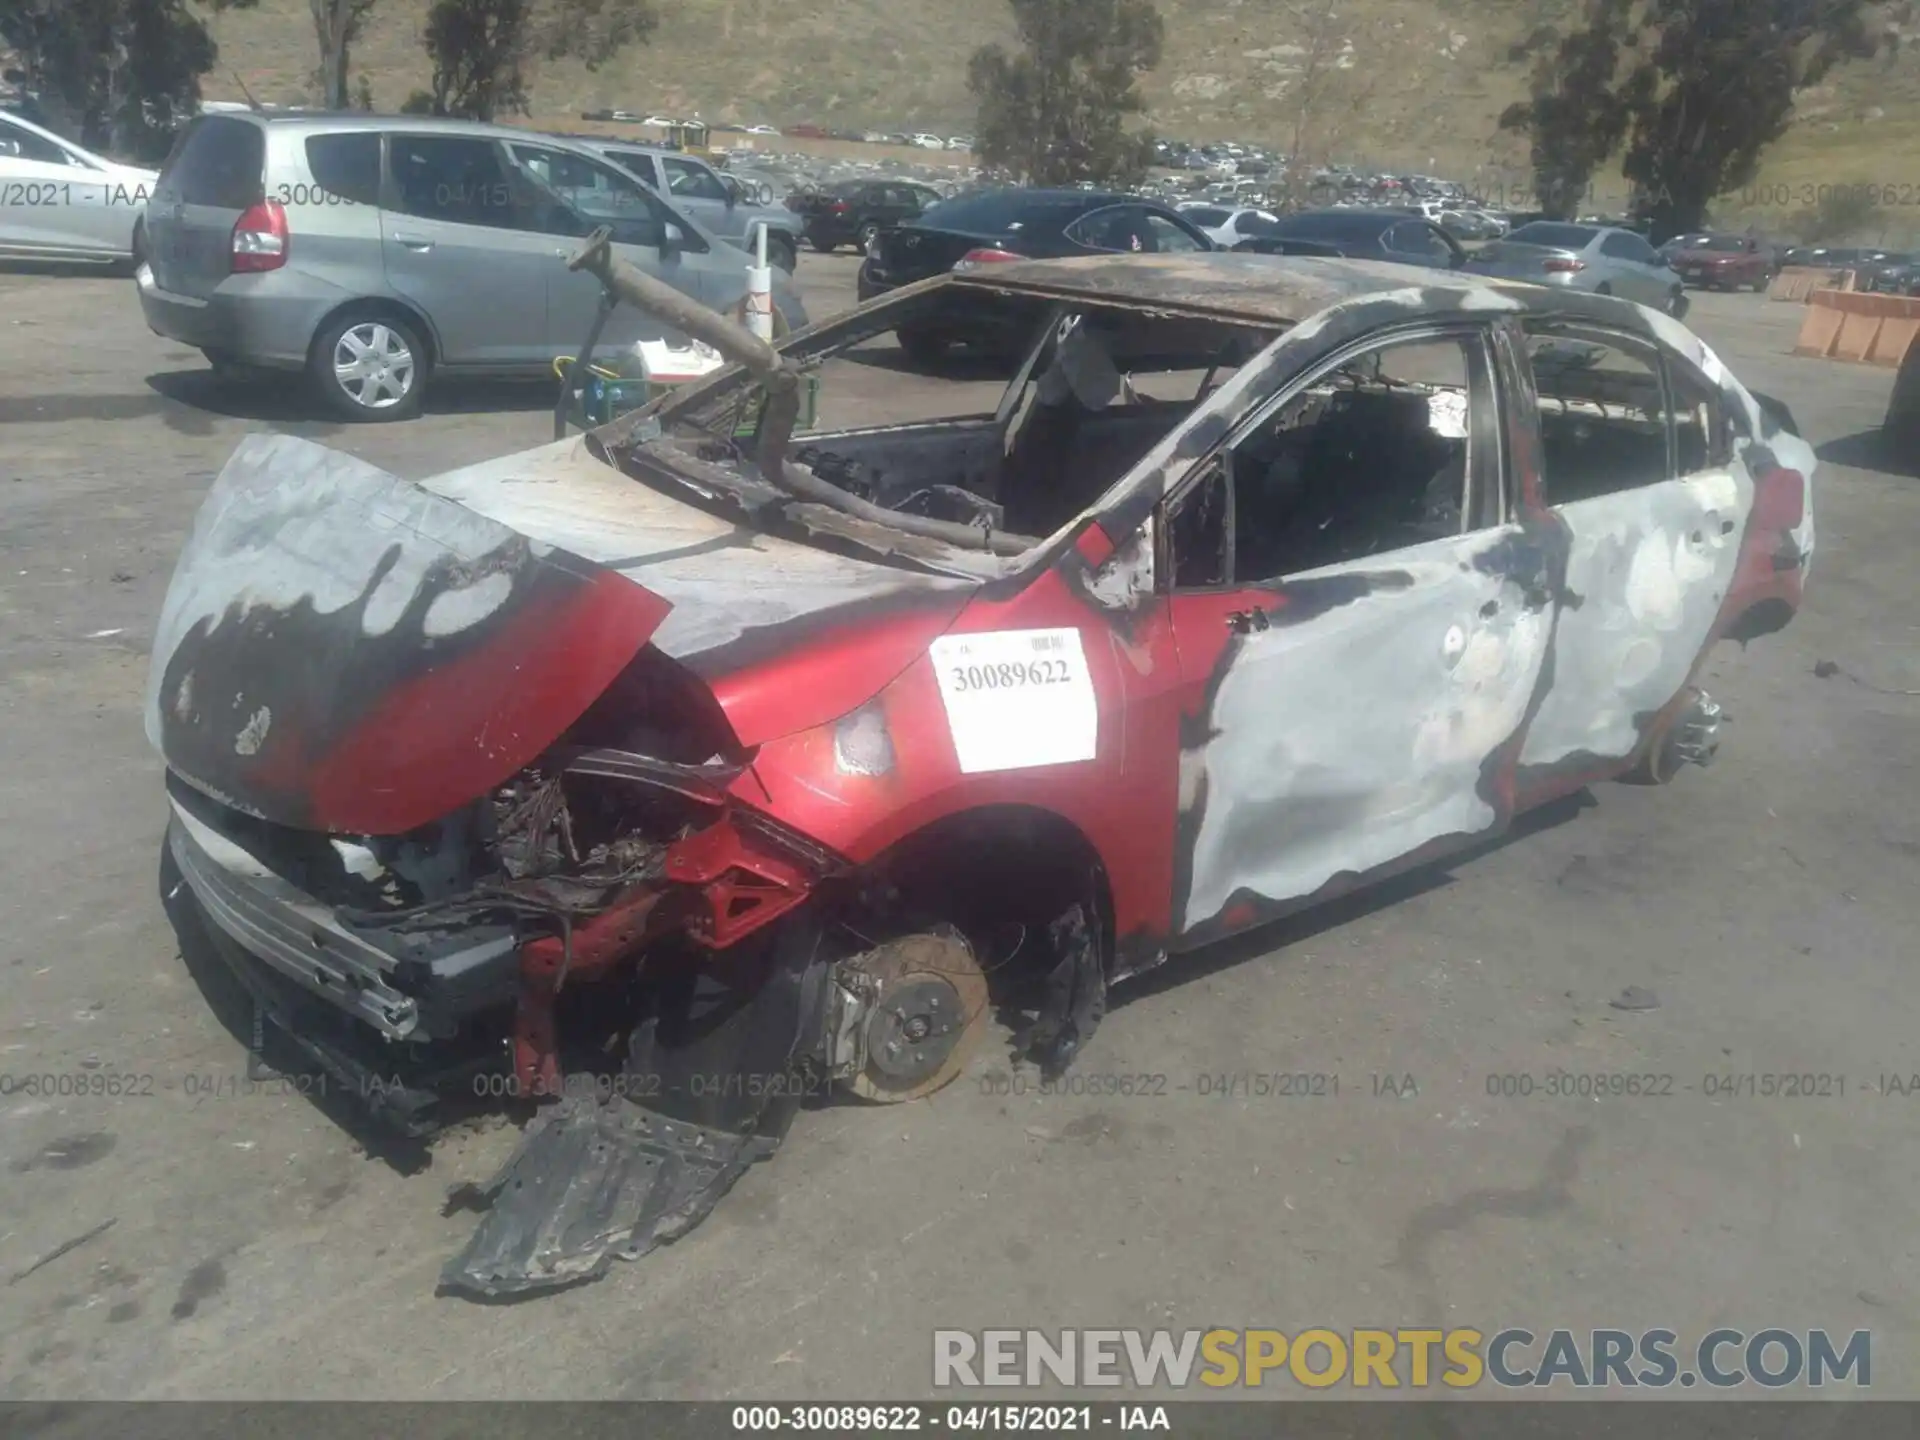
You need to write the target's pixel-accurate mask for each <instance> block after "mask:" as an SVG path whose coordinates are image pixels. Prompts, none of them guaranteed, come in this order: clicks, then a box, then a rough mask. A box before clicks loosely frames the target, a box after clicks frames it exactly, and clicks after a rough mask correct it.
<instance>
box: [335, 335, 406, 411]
mask: <svg viewBox="0 0 1920 1440" xmlns="http://www.w3.org/2000/svg"><path fill="white" fill-rule="evenodd" d="M413 376H414V366H413V351H412V350H410V349H408V348H407V342H406V341H405V340H404V339H403V338H401V336H400V334H399V332H398V331H396V330H394V329H393V327H391V326H390V325H386V324H383V323H382V322H381V321H378V320H363V321H361V322H360V323H359V324H358V325H350V326H348V327H347V328H346V329H345V330H343V331H341V332H340V338H339V340H337V341H336V342H335V343H334V347H333V378H334V380H335V382H336V383H337V384H338V385H339V386H340V389H341V390H342V391H343V392H344V393H345V395H346V397H347V398H348V399H349V400H351V401H353V403H354V404H356V405H358V406H360V407H362V408H363V409H367V410H388V409H391V408H392V407H393V406H395V405H398V404H399V403H400V402H401V401H402V400H404V399H406V398H407V396H408V395H409V394H411V393H412V391H413Z"/></svg>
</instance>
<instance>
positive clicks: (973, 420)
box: [610, 286, 1278, 554]
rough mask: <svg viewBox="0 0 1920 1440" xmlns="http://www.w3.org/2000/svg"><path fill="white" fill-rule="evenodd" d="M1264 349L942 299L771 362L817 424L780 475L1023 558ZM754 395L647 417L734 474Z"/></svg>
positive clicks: (1063, 311) (1129, 317)
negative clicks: (803, 378) (806, 402)
mask: <svg viewBox="0 0 1920 1440" xmlns="http://www.w3.org/2000/svg"><path fill="white" fill-rule="evenodd" d="M1277 333H1278V332H1277V331H1276V330H1273V329H1270V328H1259V327H1252V326H1241V325H1234V324H1231V323H1225V322H1222V321H1219V320H1215V319H1212V318H1208V317H1197V316H1188V315H1181V314H1176V313H1169V312H1165V311H1146V310H1141V309H1137V308H1133V307H1128V306H1119V305H1096V304H1085V303H1080V302H1074V303H1063V302H1059V301H1056V300H1053V299H1050V298H1047V297H1042V296H1036V295H1031V294H1024V293H1019V292H1013V291H1000V290H992V289H988V288H985V287H976V286H946V287H942V288H940V289H936V290H933V291H929V292H927V293H924V294H921V295H916V296H911V297H904V298H902V299H901V300H899V301H897V302H893V303H883V304H880V305H877V306H874V307H871V308H869V309H867V310H865V311H862V312H861V313H860V314H859V315H857V316H855V317H854V318H852V319H850V320H848V321H847V322H845V323H843V324H840V325H835V326H830V327H827V328H825V329H822V330H821V331H819V332H817V333H816V334H814V335H811V336H808V337H805V338H803V339H801V340H800V341H797V342H796V343H794V344H792V345H790V346H787V347H785V348H784V349H783V351H782V358H783V359H784V360H785V361H786V362H787V363H788V364H790V365H796V366H799V367H800V368H802V369H803V370H804V371H805V372H806V373H807V374H808V375H810V376H811V377H812V379H813V381H814V383H815V385H816V386H817V391H816V394H817V407H818V410H817V419H816V423H815V424H814V426H813V427H812V428H811V429H810V430H807V431H804V432H801V433H797V434H795V435H794V437H793V444H792V447H791V448H790V449H789V450H788V452H787V454H786V457H785V459H786V461H787V463H788V464H789V466H790V467H800V468H803V469H804V470H805V472H806V473H807V474H808V475H809V476H811V477H812V478H814V479H816V480H817V481H823V482H825V483H826V485H827V486H829V487H831V488H832V490H833V491H835V492H837V493H838V494H840V495H843V496H845V497H847V498H848V499H849V500H851V501H853V502H855V503H856V504H858V505H859V506H861V507H862V509H863V510H864V509H867V507H871V508H872V509H874V510H878V511H880V512H885V513H886V514H887V515H890V516H897V517H899V519H900V520H901V521H902V522H906V523H907V524H908V525H911V524H912V522H913V521H914V520H932V521H936V522H943V523H945V524H948V525H952V526H960V527H966V529H967V531H968V532H970V533H978V534H979V535H980V536H981V537H982V548H992V549H994V550H995V551H996V552H997V553H1001V554H1009V553H1018V551H1019V550H1020V549H1024V548H1028V547H1030V546H1031V545H1033V544H1037V543H1038V538H1037V537H1040V536H1045V535H1048V534H1051V533H1052V532H1054V531H1055V530H1057V529H1058V528H1060V527H1061V526H1062V525H1065V524H1066V523H1067V522H1069V521H1071V520H1072V519H1073V518H1074V517H1075V516H1076V515H1078V514H1080V512H1081V511H1083V510H1085V509H1086V508H1087V507H1088V506H1089V505H1090V504H1092V503H1093V501H1094V500H1095V499H1097V498H1098V497H1099V496H1100V495H1101V494H1103V493H1104V492H1105V491H1106V490H1107V489H1108V488H1109V487H1111V486H1112V485H1113V484H1114V483H1115V482H1116V481H1117V480H1119V479H1120V478H1121V477H1122V476H1124V475H1125V474H1126V473H1127V472H1128V471H1129V470H1130V469H1131V468H1132V467H1133V466H1134V465H1135V464H1137V463H1138V462H1139V461H1140V460H1141V459H1142V458H1143V457H1144V456H1145V455H1146V453H1147V452H1148V451H1149V450H1151V449H1152V448H1153V447H1154V446H1155V445H1156V444H1157V443H1158V442H1159V441H1161V440H1162V439H1164V438H1165V437H1166V436H1167V435H1168V434H1170V433H1171V432H1172V431H1173V430H1174V428H1175V427H1176V426H1178V425H1179V424H1180V423H1181V422H1182V421H1184V420H1185V419H1186V418H1187V417H1188V416H1190V415H1191V414H1192V413H1193V411H1194V409H1195V407H1196V406H1197V405H1198V404H1199V403H1200V402H1201V401H1202V400H1203V399H1204V398H1205V396H1206V395H1207V394H1210V393H1211V392H1212V391H1213V390H1214V389H1215V388H1217V387H1218V386H1219V385H1220V384H1221V383H1223V381H1224V380H1225V379H1226V377H1227V376H1228V375H1230V374H1231V373H1232V371H1233V370H1234V369H1235V368H1237V367H1238V366H1239V365H1240V364H1241V363H1242V362H1243V361H1245V360H1246V359H1248V358H1250V357H1251V356H1252V355H1253V354H1255V353H1257V352H1258V351H1259V350H1260V349H1262V348H1264V346H1265V345H1266V344H1267V343H1268V342H1269V341H1271V340H1272V339H1273V338H1274V336H1275V335H1276V334H1277ZM759 393H760V389H759V386H758V385H757V384H756V382H755V381H754V378H753V377H752V376H751V375H750V374H748V373H747V372H746V371H744V370H733V371H729V372H726V373H724V374H722V375H720V376H718V377H716V378H715V379H714V380H712V381H709V382H706V383H705V384H703V385H701V386H699V387H698V388H697V389H692V390H689V391H688V392H687V393H686V394H684V395H681V396H678V397H676V398H674V399H672V400H669V401H668V402H666V403H665V404H664V405H663V406H661V407H660V408H658V409H657V410H656V411H654V412H653V413H652V418H653V419H655V420H656V421H657V422H658V423H659V424H660V426H661V429H662V435H663V437H664V438H665V439H666V440H667V441H668V442H669V445H670V446H671V447H673V448H678V449H680V450H682V451H683V452H690V453H691V454H692V456H694V457H696V458H697V459H699V460H700V461H703V462H707V464H708V465H710V466H711V465H718V466H721V467H723V468H724V467H740V468H741V469H742V470H743V471H744V470H745V469H746V468H748V467H750V464H751V460H750V457H751V456H752V455H753V453H754V449H753V443H752V441H751V439H750V438H749V434H750V433H751V432H750V429H749V431H748V433H745V434H743V433H741V425H740V420H741V417H742V416H743V415H744V414H748V413H749V412H750V411H751V409H752V407H754V406H756V405H757V404H758V403H759V400H758V398H757V397H758V395H759ZM622 438H623V439H624V436H623V437H622ZM620 444H621V442H620V441H619V440H616V441H614V442H613V443H612V445H611V447H610V448H612V449H613V450H614V452H615V453H616V454H618V453H619V451H620ZM650 458H654V459H660V458H661V456H660V455H659V454H658V451H657V450H656V451H655V453H654V454H652V455H651V456H650ZM709 473H710V472H709ZM828 503H833V502H831V501H829V502H828Z"/></svg>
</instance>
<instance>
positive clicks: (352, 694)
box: [146, 436, 669, 835]
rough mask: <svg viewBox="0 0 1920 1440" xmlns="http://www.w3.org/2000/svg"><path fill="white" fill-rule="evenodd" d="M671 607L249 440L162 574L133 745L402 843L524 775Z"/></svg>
mask: <svg viewBox="0 0 1920 1440" xmlns="http://www.w3.org/2000/svg"><path fill="white" fill-rule="evenodd" d="M668 608H669V607H668V605H667V603H666V602H665V601H663V600H661V599H659V598H658V597H656V596H654V595H652V594H650V593H649V592H647V591H646V590H644V589H643V588H641V587H640V586H638V585H636V584H634V583H633V582H631V581H630V580H627V579H625V578H624V577H622V576H620V575H619V574H617V573H616V572H614V571H612V570H608V569H606V568H604V567H602V566H599V565H596V564H593V563H592V562H590V561H587V560H584V559H581V558H580V557H578V556H576V555H573V554H570V553H568V552H566V551H563V550H559V549H556V548H554V547H552V546H549V545H545V544H542V543H540V542H538V541H535V540H531V539H529V538H528V537H527V536H525V535H523V534H521V533H518V532H516V531H515V530H513V529H511V528H509V527H508V526H506V525H504V524H502V523H500V522H499V521H496V520H492V519H489V518H487V517H485V516H482V515H479V514H477V513H474V512H473V511H471V510H468V509H466V508H464V507H462V506H460V505H459V504H457V503H454V502H453V501H450V500H447V499H443V498H441V497H439V496H436V495H433V494H431V493H429V492H428V491H426V490H424V489H422V488H421V487H419V486H417V485H414V484H411V483H409V482H407V481H403V480H400V479H397V478H396V477H394V476H392V475H389V474H387V473H386V472H384V471H382V470H379V469H377V468H375V467H374V466H372V465H368V464H366V463H365V462H364V461H361V460H357V459H355V458H353V457H352V456H350V455H344V454H341V453H339V452H337V451H332V450H328V449H325V448H323V447H321V446H318V445H314V444H312V443H310V442H308V441H304V440H298V439H294V438H291V437H288V436H252V437H249V438H248V439H247V440H245V441H243V442H242V443H241V445H240V448H239V449H238V450H237V451H236V452H235V454H234V456H233V458H232V459H231V460H230V461H228V463H227V466H226V468H225V469H224V470H222V471H221V473H220V475H219V477H218V478H217V479H216V480H215V481H214V484H213V488H212V490H211V492H210V493H209V494H208V496H207V499H206V502H205V503H204V505H203V506H202V507H201V510H200V514H199V516H198V518H197V519H196V521H195V523H194V527H193V532H192V534H191V535H190V537H189V538H188V540H187V544H186V548H185V549H184V551H183V552H182V553H181V556H180V559H179V562H178V564H177V565H176V567H175V570H174V575H173V581H172V584H171V585H170V587H169V588H168V591H167V598H166V602H165V605H164V606H163V608H162V610H161V614H160V621H159V625H158V629H157V633H156V635H155V637H154V648H153V660H152V668H151V670H150V672H149V676H148V687H147V706H146V726H147V736H148V739H149V740H150V741H151V742H152V743H153V745H154V746H155V747H156V748H157V749H158V750H159V751H160V752H161V754H162V755H163V756H165V758H166V761H167V764H168V766H169V767H170V768H171V769H172V770H173V771H174V772H175V773H176V774H178V775H180V776H181V777H182V778H184V779H186V780H188V781H189V782H191V783H192V784H193V785H194V786H195V787H196V788H198V789H201V790H203V791H205V792H207V793H208V794H210V795H213V796H214V797H216V798H217V799H220V800H221V801H223V802H224V803H226V804H228V805H231V806H233V807H235V808H236V809H239V810H242V811H245V812H247V813H249V814H252V815H255V816H258V817H260V818H262V819H265V820H270V821H273V822H275V823H278V824H282V825H289V826H297V827H301V828H306V829H315V830H326V831H333V832H346V833H355V834H369V835H392V834H398V833H401V832H404V831H407V830H411V829H413V828H415V827H417V826H420V825H424V824H427V823H429V822H431V821H433V820H437V819H439V818H440V817H441V816H443V815H445V814H447V813H448V812H450V811H452V810H453V809H455V808H456V807H458V806H460V805H463V804H465V803H467V802H469V801H471V800H473V799H474V798H475V797H476V796H479V795H483V794H485V793H487V792H488V791H489V790H491V789H492V788H494V787H495V786H497V785H499V784H500V783H501V782H503V781H504V780H506V779H507V778H508V777H509V776H511V775H512V774H514V773H515V772H516V771H517V770H519V769H520V768H521V767H523V766H525V765H526V764H528V763H529V762H530V761H532V760H533V759H534V758H535V757H536V756H537V755H539V754H540V753H541V751H543V750H544V749H546V747H547V746H549V745H550V744H552V742H553V741H554V740H555V739H556V738H557V737H558V736H559V735H560V734H561V733H562V732H563V731H564V730H565V729H566V728H567V727H568V726H569V725H571V724H572V723H573V722H574V721H575V720H577V719H578V718H579V717H580V715H581V714H582V713H583V712H584V711H585V710H586V708H587V706H588V705H589V704H590V703H591V702H592V701H593V700H594V699H595V697H597V696H598V695H599V694H600V693H601V691H603V690H604V689H605V688H606V687H607V685H608V684H609V683H610V682H611V681H612V680H613V678H614V677H615V676H616V675H617V674H619V672H620V671H621V669H622V668H623V667H625V666H626V665H627V664H628V662H629V661H631V660H632V659H633V657H634V655H635V654H636V653H637V652H638V651H639V649H640V647H641V646H642V645H644V644H645V643H646V641H647V638H648V636H649V635H651V634H652V633H653V631H654V630H655V629H656V628H657V627H658V625H659V624H660V622H661V620H662V618H663V617H664V616H665V615H666V613H667V610H668Z"/></svg>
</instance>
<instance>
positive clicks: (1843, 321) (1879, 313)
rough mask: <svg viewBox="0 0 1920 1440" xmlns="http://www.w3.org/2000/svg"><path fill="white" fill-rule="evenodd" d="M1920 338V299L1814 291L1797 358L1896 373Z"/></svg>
mask: <svg viewBox="0 0 1920 1440" xmlns="http://www.w3.org/2000/svg"><path fill="white" fill-rule="evenodd" d="M1916 335H1920V299H1916V298H1914V297H1912V296H1908V295H1874V294H1870V293H1868V292H1866V291H1862V290H1832V289H1823V290H1815V291H1814V292H1813V293H1812V294H1811V295H1809V296H1808V297H1807V315H1806V319H1804V320H1802V321H1801V322H1800V338H1799V339H1798V340H1796V341H1795V342H1794V346H1793V353H1794V354H1796V355H1812V356H1817V357H1819V358H1821V359H1827V360H1851V361H1853V362H1855V363H1856V364H1866V365H1884V366H1886V367H1887V368H1888V369H1890V370H1891V369H1897V368H1898V367H1899V364H1900V362H1901V361H1902V360H1903V359H1905V358H1906V355H1907V351H1908V350H1909V349H1910V348H1911V347H1912V345H1913V341H1914V337H1915V336H1916Z"/></svg>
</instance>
